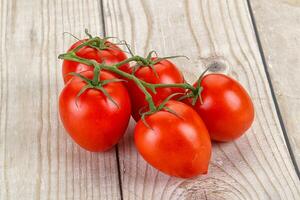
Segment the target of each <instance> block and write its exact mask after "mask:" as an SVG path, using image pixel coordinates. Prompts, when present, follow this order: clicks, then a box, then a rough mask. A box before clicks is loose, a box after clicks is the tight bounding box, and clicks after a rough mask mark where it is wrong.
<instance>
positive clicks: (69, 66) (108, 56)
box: [62, 39, 129, 84]
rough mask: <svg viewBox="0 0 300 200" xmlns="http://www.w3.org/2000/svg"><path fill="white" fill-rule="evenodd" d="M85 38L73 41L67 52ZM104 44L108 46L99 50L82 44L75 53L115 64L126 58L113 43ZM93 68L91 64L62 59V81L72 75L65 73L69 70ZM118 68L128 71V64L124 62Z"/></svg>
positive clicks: (82, 70)
mask: <svg viewBox="0 0 300 200" xmlns="http://www.w3.org/2000/svg"><path fill="white" fill-rule="evenodd" d="M85 41H87V39H83V40H80V41H77V42H75V43H74V44H73V45H72V46H71V47H70V48H69V49H68V52H70V51H71V50H73V49H74V48H76V47H77V46H79V45H81V44H82V43H83V42H85ZM105 44H106V45H107V46H108V47H107V48H106V49H103V50H99V49H95V48H92V47H89V46H84V47H82V48H81V49H79V50H78V51H77V52H76V55H77V56H79V57H82V58H86V59H90V60H95V61H97V62H98V63H102V62H105V63H106V64H115V63H118V62H121V61H123V60H125V59H127V56H126V54H125V53H124V52H123V51H122V50H121V49H120V48H119V47H118V46H117V45H115V44H113V43H111V42H109V41H106V42H105ZM93 69H94V68H93V67H92V66H87V65H85V64H83V63H79V62H74V61H69V60H64V61H63V65H62V74H63V78H64V83H65V84H66V83H67V82H68V81H69V80H70V79H71V78H72V77H71V76H68V75H67V74H69V73H71V72H76V73H80V72H84V71H92V70H93ZM119 69H121V70H123V71H125V72H129V64H128V63H126V64H124V65H122V66H120V67H119Z"/></svg>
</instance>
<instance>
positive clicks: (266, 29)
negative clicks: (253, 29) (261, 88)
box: [251, 0, 300, 166]
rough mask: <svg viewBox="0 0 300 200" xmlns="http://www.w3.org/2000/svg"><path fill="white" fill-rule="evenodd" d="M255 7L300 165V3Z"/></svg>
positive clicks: (288, 0) (262, 1) (285, 0)
mask: <svg viewBox="0 0 300 200" xmlns="http://www.w3.org/2000/svg"><path fill="white" fill-rule="evenodd" d="M251 2H252V7H253V10H254V14H255V20H256V23H257V27H258V32H259V35H260V39H261V42H262V46H263V49H264V52H265V57H266V61H267V63H268V65H267V66H268V71H269V72H270V75H271V79H272V83H273V86H274V90H275V94H276V97H277V99H278V102H279V107H280V111H281V113H282V115H283V121H284V125H285V127H286V130H287V133H288V136H289V140H290V142H291V146H292V149H293V151H294V155H295V158H296V160H297V163H298V166H299V165H300V123H299V119H300V75H299V74H300V67H299V66H300V56H299V55H300V51H299V49H300V48H299V47H300V26H299V23H300V1H299V0H276V1H268V0H254V1H251Z"/></svg>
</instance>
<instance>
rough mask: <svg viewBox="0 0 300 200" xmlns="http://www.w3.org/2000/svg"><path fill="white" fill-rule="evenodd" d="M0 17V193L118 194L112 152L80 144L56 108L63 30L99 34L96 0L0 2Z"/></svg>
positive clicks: (7, 198) (65, 41)
mask: <svg viewBox="0 0 300 200" xmlns="http://www.w3.org/2000/svg"><path fill="white" fill-rule="evenodd" d="M0 16H1V17H0V20H1V26H0V27H1V28H0V38H1V40H0V47H1V49H0V66H1V72H0V73H1V76H0V77H1V81H0V82H1V91H0V92H1V93H0V94H1V95H0V96H1V103H0V106H1V107H0V112H1V115H0V116H1V125H0V126H1V127H0V130H1V131H0V132H1V133H0V199H3V200H14V199H25V200H32V199H48V200H50V199H51V200H52V199H85V200H86V199H120V192H119V183H118V169H117V164H116V156H115V150H114V149H113V150H111V151H109V152H106V153H104V154H96V153H89V152H87V151H84V150H82V149H81V148H79V147H78V146H77V145H76V144H75V143H74V142H73V141H71V139H70V137H68V136H67V134H66V133H65V131H64V129H63V127H62V125H61V123H60V120H59V117H58V110H57V107H58V106H57V101H58V94H59V92H60V90H61V89H62V86H63V83H62V77H61V61H58V59H57V55H58V54H59V53H61V52H63V51H66V50H67V48H68V46H69V45H71V43H73V42H75V41H76V40H75V39H74V38H72V37H70V36H68V35H66V36H63V35H62V33H63V32H64V31H68V32H71V33H73V34H75V35H77V36H78V37H84V34H83V31H84V28H89V29H90V31H91V32H92V33H93V34H101V33H102V32H103V30H102V23H101V22H102V18H101V9H100V2H98V1H91V0H89V1H83V0H76V1H71V0H69V1H61V0H55V1H50V0H42V1H40V0H33V1H21V0H19V1H16V0H1V2H0Z"/></svg>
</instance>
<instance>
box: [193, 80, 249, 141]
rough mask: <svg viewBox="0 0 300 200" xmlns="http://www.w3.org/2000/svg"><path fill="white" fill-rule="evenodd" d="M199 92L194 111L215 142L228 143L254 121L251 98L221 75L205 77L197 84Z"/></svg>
mask: <svg viewBox="0 0 300 200" xmlns="http://www.w3.org/2000/svg"><path fill="white" fill-rule="evenodd" d="M201 86H202V87H203V91H202V93H201V97H202V100H203V104H201V103H200V100H199V99H198V100H197V102H196V104H195V106H194V108H195V110H196V111H197V112H198V113H199V115H200V116H201V118H202V119H203V121H204V123H205V124H206V127H207V129H208V131H209V134H210V137H211V139H212V140H215V141H221V142H226V141H231V140H234V139H236V138H238V137H240V136H241V135H242V134H243V133H245V131H246V130H247V129H249V128H250V126H251V124H252V122H253V119H254V108H253V103H252V101H251V98H250V97H249V95H248V94H247V92H246V91H245V89H244V88H243V87H242V86H241V85H240V84H239V83H238V82H237V81H235V80H233V79H232V78H230V77H228V76H226V75H223V74H209V75H206V76H204V77H203V79H202V81H201Z"/></svg>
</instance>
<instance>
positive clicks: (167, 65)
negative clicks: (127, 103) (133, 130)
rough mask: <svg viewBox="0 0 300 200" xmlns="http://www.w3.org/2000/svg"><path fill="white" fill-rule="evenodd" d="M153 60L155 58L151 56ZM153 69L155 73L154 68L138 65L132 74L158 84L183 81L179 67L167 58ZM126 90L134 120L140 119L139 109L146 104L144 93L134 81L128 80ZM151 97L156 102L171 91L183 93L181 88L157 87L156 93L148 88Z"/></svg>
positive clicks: (171, 92)
mask: <svg viewBox="0 0 300 200" xmlns="http://www.w3.org/2000/svg"><path fill="white" fill-rule="evenodd" d="M152 60H155V58H152ZM153 68H154V70H155V71H156V73H157V76H156V75H155V72H154V70H153V69H152V68H151V67H149V66H141V67H139V68H138V69H137V70H136V71H135V73H134V75H135V76H136V77H137V78H139V79H141V80H143V81H146V82H148V83H153V84H158V83H163V84H172V83H184V77H183V75H182V74H181V72H180V71H179V69H178V68H177V67H176V66H175V65H174V64H173V63H172V62H170V61H169V60H162V61H160V62H158V63H156V64H154V66H153ZM127 87H128V91H129V94H130V97H131V102H132V116H133V118H134V119H135V121H138V120H139V119H140V114H139V111H140V110H141V109H143V108H146V107H147V106H148V103H147V101H146V100H145V94H144V93H143V92H142V91H141V90H140V88H139V87H138V86H137V85H136V83H135V82H133V81H129V82H128V84H127ZM148 91H149V92H150V94H151V96H152V98H153V101H154V103H155V104H158V103H159V102H161V101H162V100H164V99H166V98H167V97H168V96H170V95H171V94H173V93H184V91H185V90H184V89H182V88H157V89H156V92H157V93H156V94H154V93H153V92H151V91H150V90H148Z"/></svg>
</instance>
